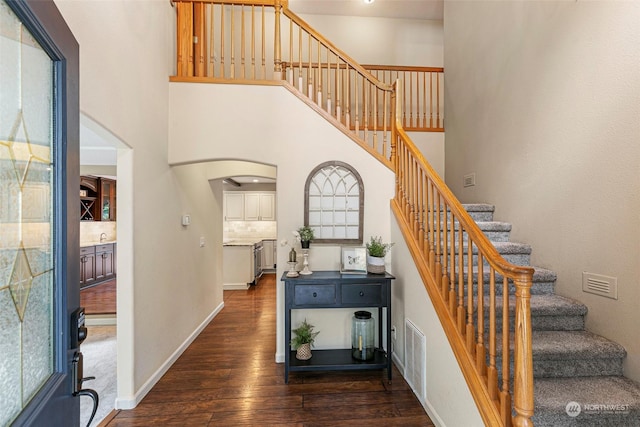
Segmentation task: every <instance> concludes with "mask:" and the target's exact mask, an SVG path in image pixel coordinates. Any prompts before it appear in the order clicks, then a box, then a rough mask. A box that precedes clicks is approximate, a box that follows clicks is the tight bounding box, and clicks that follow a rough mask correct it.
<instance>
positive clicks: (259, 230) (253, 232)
mask: <svg viewBox="0 0 640 427" xmlns="http://www.w3.org/2000/svg"><path fill="white" fill-rule="evenodd" d="M222 228H223V237H224V239H247V238H254V237H257V238H260V237H262V238H265V239H275V238H276V235H277V234H276V233H277V222H276V221H224V223H223V224H222Z"/></svg>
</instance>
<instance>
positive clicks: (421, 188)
mask: <svg viewBox="0 0 640 427" xmlns="http://www.w3.org/2000/svg"><path fill="white" fill-rule="evenodd" d="M425 179H426V178H425V171H424V169H422V167H421V168H420V176H419V177H418V188H417V189H416V190H417V191H418V221H419V223H420V230H419V232H418V246H419V247H420V252H422V253H423V254H424V183H425Z"/></svg>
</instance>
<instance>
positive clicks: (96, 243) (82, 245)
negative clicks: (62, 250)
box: [80, 240, 117, 248]
mask: <svg viewBox="0 0 640 427" xmlns="http://www.w3.org/2000/svg"><path fill="white" fill-rule="evenodd" d="M116 242H117V240H104V241H102V242H100V241H97V242H82V243H80V247H81V248H88V247H90V246H98V245H109V244H111V243H116Z"/></svg>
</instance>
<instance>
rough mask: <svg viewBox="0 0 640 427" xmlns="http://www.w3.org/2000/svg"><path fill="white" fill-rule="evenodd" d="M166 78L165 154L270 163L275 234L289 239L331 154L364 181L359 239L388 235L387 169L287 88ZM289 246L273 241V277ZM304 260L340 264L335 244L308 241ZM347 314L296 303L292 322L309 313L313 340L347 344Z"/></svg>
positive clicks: (314, 265)
mask: <svg viewBox="0 0 640 427" xmlns="http://www.w3.org/2000/svg"><path fill="white" fill-rule="evenodd" d="M170 86H171V87H170V97H169V100H170V102H169V105H170V111H169V117H170V118H171V119H170V122H169V161H170V162H171V163H189V162H193V161H196V160H198V159H216V158H220V159H245V160H248V161H256V162H263V163H268V164H272V165H276V166H277V171H278V172H277V175H278V176H277V187H278V191H277V195H276V197H277V208H276V212H277V222H278V237H277V239H278V242H281V241H282V240H287V241H289V242H292V241H293V235H292V231H293V230H296V229H298V228H299V227H300V226H302V225H303V222H304V216H303V207H304V183H305V180H306V177H307V175H308V174H309V173H310V172H311V170H312V169H313V168H314V167H316V166H317V165H318V164H320V163H322V162H325V161H329V160H341V161H344V162H347V163H348V164H350V165H351V166H353V167H354V168H355V169H356V170H357V171H358V173H359V174H360V175H361V177H362V179H363V181H364V191H365V206H364V237H365V240H368V238H369V236H371V235H380V236H382V237H383V239H385V240H387V241H388V240H389V235H390V229H389V223H390V217H389V200H390V199H391V198H392V197H393V192H394V176H393V173H392V172H391V171H390V170H389V169H387V168H386V167H385V166H383V165H382V164H381V163H380V162H378V161H377V160H375V159H374V158H373V157H372V156H369V155H368V154H366V152H365V151H364V150H363V149H361V148H360V147H359V146H358V145H357V144H355V143H354V142H353V141H351V139H349V138H348V137H346V136H345V135H344V134H343V133H342V132H340V131H338V130H337V129H336V128H335V127H333V126H332V125H331V124H329V123H328V122H326V121H325V120H324V119H322V118H321V117H320V116H319V115H318V114H317V113H315V112H314V111H313V110H312V109H310V108H308V107H307V106H306V104H304V103H303V102H301V101H300V100H299V99H298V98H296V97H295V96H294V95H293V94H291V93H290V92H289V91H288V90H286V89H285V88H283V87H279V86H243V85H202V84H191V83H172V84H171V85H170ZM274 106H276V108H274ZM247 118H251V120H250V121H248V120H247ZM298 249H299V246H298ZM288 251H289V248H288V247H284V246H278V260H277V265H278V272H277V275H278V276H277V277H278V278H280V277H281V276H282V273H283V272H284V271H285V270H286V269H285V267H286V266H287V263H286V261H287V259H288V258H287V254H288ZM309 260H310V265H311V269H312V270H333V269H339V267H340V246H339V245H319V244H312V246H311V250H310V257H309ZM277 286H278V293H277V298H278V304H277V307H278V308H277V310H278V311H277V317H278V336H277V339H278V343H277V355H278V358H282V357H284V353H283V351H284V343H283V341H282V337H283V319H282V317H283V316H282V315H283V312H282V310H283V308H282V307H283V285H282V283H281V282H278V285H277ZM352 315H353V310H334V312H332V316H327V315H326V313H325V315H324V316H323V315H321V313H320V312H319V311H315V312H313V311H302V312H300V313H297V316H296V317H295V318H294V319H293V322H294V324H295V323H296V322H297V321H298V320H301V318H303V317H304V316H307V317H308V318H309V321H312V322H313V323H314V324H315V325H316V326H317V329H318V330H320V331H321V333H320V335H319V336H318V338H317V341H316V343H317V347H318V348H330V347H334V348H338V347H348V343H349V338H348V334H349V333H350V327H351V326H350V325H351V323H350V321H351V320H350V319H351V316H352Z"/></svg>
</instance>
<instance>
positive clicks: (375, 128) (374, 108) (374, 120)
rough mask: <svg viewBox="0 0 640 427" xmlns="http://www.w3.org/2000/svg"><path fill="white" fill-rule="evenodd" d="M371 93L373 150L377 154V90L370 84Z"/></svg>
mask: <svg viewBox="0 0 640 427" xmlns="http://www.w3.org/2000/svg"><path fill="white" fill-rule="evenodd" d="M369 87H370V88H371V90H372V91H373V94H372V97H371V102H373V149H374V150H375V152H376V153H377V152H378V88H377V87H376V86H375V85H372V84H370V85H369Z"/></svg>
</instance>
